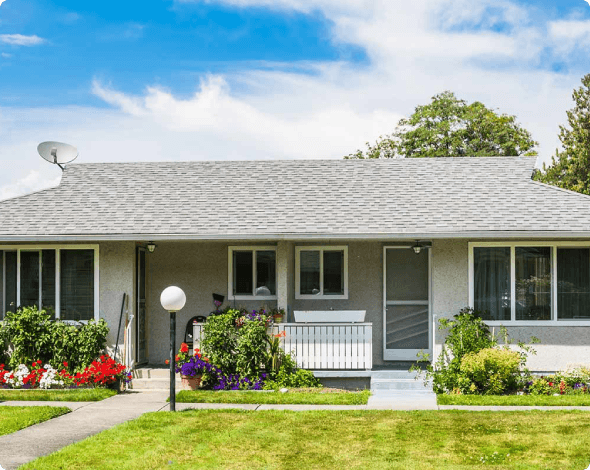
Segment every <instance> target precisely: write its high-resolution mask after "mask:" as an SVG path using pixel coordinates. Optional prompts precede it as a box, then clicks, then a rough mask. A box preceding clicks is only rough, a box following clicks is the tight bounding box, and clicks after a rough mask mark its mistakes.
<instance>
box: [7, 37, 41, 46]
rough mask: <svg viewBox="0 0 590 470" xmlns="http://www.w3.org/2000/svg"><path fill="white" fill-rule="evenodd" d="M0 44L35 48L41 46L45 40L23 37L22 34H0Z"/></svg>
mask: <svg viewBox="0 0 590 470" xmlns="http://www.w3.org/2000/svg"><path fill="white" fill-rule="evenodd" d="M0 42H1V43H4V44H10V45H12V46H37V45H39V44H43V43H44V42H45V39H43V38H40V37H39V36H36V35H32V36H25V35H23V34H0Z"/></svg>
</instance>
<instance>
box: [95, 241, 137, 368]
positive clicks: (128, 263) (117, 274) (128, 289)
mask: <svg viewBox="0 0 590 470" xmlns="http://www.w3.org/2000/svg"><path fill="white" fill-rule="evenodd" d="M99 267H100V274H99V275H100V297H99V312H100V313H99V315H100V318H104V319H105V320H106V321H107V323H108V325H109V335H108V337H107V346H108V347H109V349H111V350H114V348H115V344H116V341H117V326H118V325H119V316H120V314H121V303H122V300H123V293H126V294H127V296H128V302H127V305H126V308H125V311H124V313H123V319H122V322H121V331H120V335H119V351H120V352H118V353H117V359H118V360H122V358H123V353H122V351H123V334H124V329H125V320H126V318H127V315H134V314H135V305H134V303H135V242H108V243H107V242H105V243H100V244H99ZM134 338H135V336H133V337H132V341H131V344H134Z"/></svg>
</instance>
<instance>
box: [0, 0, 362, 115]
mask: <svg viewBox="0 0 590 470" xmlns="http://www.w3.org/2000/svg"><path fill="white" fill-rule="evenodd" d="M0 21H1V22H0V34H22V35H30V36H33V35H35V36H38V37H40V38H42V39H43V42H42V43H41V44H39V45H38V46H35V47H30V46H29V47H23V46H18V45H11V44H0V52H1V53H4V54H8V55H9V56H10V57H4V60H2V62H0V66H1V69H0V71H1V73H2V81H1V82H0V106H39V105H42V106H44V105H93V106H101V105H104V103H103V102H102V101H101V100H99V99H97V98H96V97H95V96H94V95H92V94H91V93H90V92H89V91H90V89H91V82H92V79H93V78H100V79H101V80H103V81H108V82H112V83H114V84H116V86H117V88H118V89H119V90H122V91H126V92H130V93H139V92H141V91H142V90H143V89H144V88H145V86H146V84H152V85H154V84H158V85H161V86H165V87H168V88H170V89H171V90H172V91H173V92H174V93H175V94H178V95H180V96H182V95H186V94H188V93H192V92H194V91H195V88H196V84H197V83H198V77H199V76H200V75H202V74H203V73H226V72H230V71H231V72H235V71H238V70H240V69H244V68H251V67H261V68H265V65H264V64H261V63H259V62H277V61H278V62H298V61H302V60H313V61H334V60H342V59H345V60H352V61H362V60H363V59H364V53H363V51H362V49H361V48H358V47H354V46H353V45H338V46H336V45H334V44H332V43H331V41H330V34H329V28H330V21H329V20H328V19H327V18H326V17H325V16H324V15H322V14H321V13H320V12H317V11H316V12H312V13H311V14H303V13H299V12H284V11H280V12H279V11H271V10H268V9H265V8H248V9H243V8H237V9H236V8H233V7H229V6H224V5H219V4H203V3H174V2H172V1H166V0H165V1H150V2H121V1H117V2H114V1H101V2H74V1H70V2H60V3H54V2H47V1H40V0H7V1H6V2H5V3H4V5H3V6H2V7H1V10H0Z"/></svg>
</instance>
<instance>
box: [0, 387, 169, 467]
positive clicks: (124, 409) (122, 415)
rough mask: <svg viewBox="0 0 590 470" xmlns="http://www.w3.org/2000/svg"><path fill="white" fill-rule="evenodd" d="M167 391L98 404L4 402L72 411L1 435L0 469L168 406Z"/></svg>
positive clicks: (116, 398)
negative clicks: (58, 407)
mask: <svg viewBox="0 0 590 470" xmlns="http://www.w3.org/2000/svg"><path fill="white" fill-rule="evenodd" d="M167 398H168V393H167V392H135V393H134V392H128V393H123V394H121V395H116V396H114V397H111V398H107V399H106V400H102V401H98V402H83V403H80V402H76V403H71V402H31V401H29V402H5V403H2V404H1V405H4V406H48V405H54V406H67V407H69V408H71V409H72V410H73V411H72V412H71V413H68V414H66V415H63V416H60V417H58V418H54V419H51V420H49V421H45V422H43V423H39V424H35V425H34V426H30V427H28V428H25V429H21V430H20V431H17V432H15V433H12V434H8V435H5V436H0V466H1V467H3V468H5V469H6V470H12V469H15V468H17V467H18V466H19V465H23V464H25V463H27V462H30V461H31V460H34V459H36V458H37V457H41V456H43V455H48V454H51V453H53V452H55V451H57V450H59V449H61V448H62V447H65V446H67V445H69V444H73V443H74V442H77V441H81V440H82V439H84V438H86V437H88V436H92V435H94V434H97V433H99V432H101V431H104V430H105V429H109V428H112V427H113V426H115V425H117V424H120V423H124V422H125V421H129V420H131V419H135V418H138V417H139V416H141V415H142V414H143V413H146V412H149V411H158V410H161V409H162V408H165V407H167V405H166V399H167Z"/></svg>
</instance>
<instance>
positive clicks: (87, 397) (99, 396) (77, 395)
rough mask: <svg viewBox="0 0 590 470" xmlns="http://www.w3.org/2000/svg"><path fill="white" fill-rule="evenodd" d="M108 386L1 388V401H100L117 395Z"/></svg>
mask: <svg viewBox="0 0 590 470" xmlns="http://www.w3.org/2000/svg"><path fill="white" fill-rule="evenodd" d="M116 394H117V392H115V391H114V390H109V389H107V388H83V389H77V390H76V389H72V390H0V401H10V400H19V401H100V400H104V399H105V398H109V397H112V396H113V395H116Z"/></svg>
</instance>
